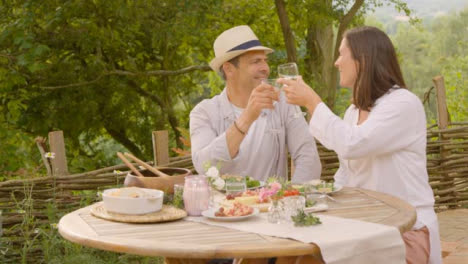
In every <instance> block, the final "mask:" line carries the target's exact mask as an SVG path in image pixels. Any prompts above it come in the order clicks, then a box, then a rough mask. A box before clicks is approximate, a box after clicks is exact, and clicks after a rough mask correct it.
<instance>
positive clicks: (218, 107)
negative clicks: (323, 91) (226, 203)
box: [190, 89, 322, 182]
mask: <svg viewBox="0 0 468 264" xmlns="http://www.w3.org/2000/svg"><path fill="white" fill-rule="evenodd" d="M239 111H242V110H241V109H240V110H239V109H238V112H237V113H236V111H235V108H233V107H232V104H231V102H229V99H228V97H227V92H226V89H224V90H223V92H222V93H221V94H219V95H216V96H214V97H213V98H211V99H206V100H203V101H202V102H200V103H199V104H198V105H197V106H195V108H194V109H193V110H192V112H190V139H191V143H192V161H193V165H194V166H195V169H196V170H197V172H198V173H199V174H203V173H204V166H203V165H204V164H205V162H210V163H211V164H217V163H218V162H221V169H220V172H221V173H230V172H234V173H244V172H245V173H246V174H247V175H249V176H251V177H253V178H255V179H257V180H265V179H267V178H268V177H270V176H275V175H276V176H279V177H283V178H286V177H287V173H288V171H287V168H288V160H287V158H288V151H289V153H290V154H291V159H292V160H294V164H295V166H296V167H295V170H294V175H293V176H292V181H294V182H307V181H310V180H313V179H319V178H320V172H321V170H322V166H321V163H320V158H319V155H318V151H317V146H316V145H315V140H314V137H313V136H312V135H311V134H310V133H309V131H308V129H307V123H306V121H305V119H304V118H303V117H301V118H294V113H295V112H294V111H295V109H294V106H293V105H290V104H287V103H286V99H285V97H284V95H283V94H281V96H280V100H279V102H278V103H277V104H276V105H275V108H274V109H272V110H267V113H266V114H261V116H259V117H258V118H257V120H256V121H255V122H254V123H253V124H252V126H251V127H250V128H249V131H248V132H247V135H246V137H245V138H244V140H243V141H242V143H241V145H240V148H239V152H238V153H237V155H236V156H235V157H234V158H231V155H230V154H229V149H228V146H227V140H226V130H227V129H228V128H229V127H230V126H232V123H233V122H234V120H236V118H237V116H238V115H239V114H240V113H239Z"/></svg>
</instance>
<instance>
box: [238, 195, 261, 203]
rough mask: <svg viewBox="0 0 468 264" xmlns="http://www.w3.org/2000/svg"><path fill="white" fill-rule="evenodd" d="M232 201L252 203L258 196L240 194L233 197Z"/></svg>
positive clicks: (255, 201)
mask: <svg viewBox="0 0 468 264" xmlns="http://www.w3.org/2000/svg"><path fill="white" fill-rule="evenodd" d="M234 201H236V202H239V203H241V204H245V205H253V204H256V203H257V201H258V196H241V197H236V198H234Z"/></svg>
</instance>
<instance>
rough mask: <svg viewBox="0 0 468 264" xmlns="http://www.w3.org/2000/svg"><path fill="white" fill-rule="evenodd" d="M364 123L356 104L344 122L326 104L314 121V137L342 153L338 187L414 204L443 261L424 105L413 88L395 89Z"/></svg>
mask: <svg viewBox="0 0 468 264" xmlns="http://www.w3.org/2000/svg"><path fill="white" fill-rule="evenodd" d="M358 119H359V109H357V108H356V107H355V106H354V105H351V106H350V107H349V108H348V109H347V110H346V113H345V116H344V119H343V120H342V119H341V118H339V117H338V116H336V115H335V114H333V112H332V111H330V109H329V108H328V107H327V106H326V105H325V104H324V103H320V104H319V105H318V106H317V107H316V109H315V111H314V114H313V116H312V118H311V120H310V124H309V129H310V132H311V133H312V135H314V137H315V138H316V139H318V140H319V141H320V142H321V143H322V144H323V145H324V146H325V147H326V148H328V149H332V150H334V151H335V152H336V153H337V154H338V158H339V160H340V168H339V169H338V171H337V173H336V174H335V181H336V183H339V184H341V185H344V186H351V187H359V188H364V189H370V190H375V191H379V192H383V193H388V194H391V195H393V196H396V197H398V198H400V199H402V200H405V201H407V202H409V203H410V204H411V205H413V206H414V207H415V208H416V212H417V221H416V224H415V225H414V227H413V229H419V228H421V227H423V226H424V225H426V226H427V227H428V228H429V230H430V234H431V262H430V263H440V262H439V261H438V259H439V258H438V256H437V255H440V241H439V233H438V222H437V217H436V215H435V212H434V209H433V206H434V195H433V192H432V189H431V187H430V185H429V182H428V174H427V169H426V140H427V139H426V116H425V113H424V107H423V105H422V103H421V101H420V100H419V98H418V97H417V96H416V95H414V94H413V93H411V92H410V91H408V90H407V89H391V90H390V91H389V92H388V93H386V94H385V95H383V96H382V97H380V98H379V99H378V100H377V101H376V103H375V105H374V106H373V107H372V109H371V111H370V113H369V116H368V118H367V120H365V121H364V122H363V123H362V124H360V125H357V123H358ZM437 250H438V254H437ZM434 251H436V252H434ZM434 254H435V255H434ZM433 255H434V256H433Z"/></svg>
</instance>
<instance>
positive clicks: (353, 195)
mask: <svg viewBox="0 0 468 264" xmlns="http://www.w3.org/2000/svg"><path fill="white" fill-rule="evenodd" d="M333 198H334V199H335V200H336V202H333V201H330V202H329V210H327V211H326V212H322V213H321V214H325V215H332V216H339V217H343V218H350V219H357V220H362V221H368V222H373V223H380V224H384V225H389V226H394V227H397V228H398V229H399V230H400V232H401V233H403V232H405V231H408V230H410V229H411V227H412V226H413V224H414V222H415V221H416V211H415V209H414V208H413V207H412V206H411V205H410V204H408V203H407V202H405V201H402V200H400V199H398V198H396V197H393V196H390V195H387V194H383V193H379V192H374V191H369V190H364V189H358V188H343V189H342V190H341V191H339V192H337V193H335V194H333ZM90 208H91V207H90V206H88V207H85V208H82V209H79V210H76V211H74V212H71V213H69V214H67V215H65V216H63V217H62V218H61V219H60V222H59V224H58V228H59V232H60V234H61V235H62V236H63V237H64V238H65V239H67V240H70V241H72V242H74V243H77V244H80V245H84V246H89V247H93V248H98V249H102V250H108V251H114V252H122V253H131V254H136V255H143V256H164V257H166V260H167V262H169V263H206V262H205V261H206V260H207V259H215V258H245V259H249V258H270V257H288V256H302V255H312V256H316V257H317V258H318V259H321V256H320V249H319V248H318V247H317V246H316V245H315V244H307V243H302V242H299V241H295V240H291V239H283V238H275V237H269V236H263V235H259V234H253V233H247V232H241V231H237V230H231V229H226V228H222V227H216V226H210V225H204V224H201V223H195V222H189V221H184V220H180V221H174V222H166V223H152V224H128V223H120V222H112V221H107V220H104V219H100V218H97V217H94V216H92V215H91V214H90ZM243 263H244V262H243Z"/></svg>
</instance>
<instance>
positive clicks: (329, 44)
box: [305, 24, 333, 99]
mask: <svg viewBox="0 0 468 264" xmlns="http://www.w3.org/2000/svg"><path fill="white" fill-rule="evenodd" d="M306 47H307V50H306V58H305V73H306V74H305V75H306V76H307V77H308V78H310V80H309V79H307V81H308V82H309V83H311V85H312V87H313V88H314V89H315V90H316V91H317V93H318V94H319V95H320V97H322V98H324V99H325V98H327V96H328V87H330V79H331V70H332V69H331V68H332V67H333V27H332V26H331V25H325V26H323V25H318V24H312V25H310V26H309V28H308V30H307V38H306Z"/></svg>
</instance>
